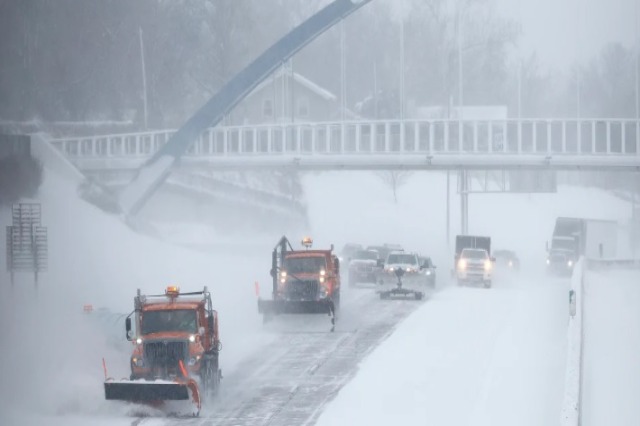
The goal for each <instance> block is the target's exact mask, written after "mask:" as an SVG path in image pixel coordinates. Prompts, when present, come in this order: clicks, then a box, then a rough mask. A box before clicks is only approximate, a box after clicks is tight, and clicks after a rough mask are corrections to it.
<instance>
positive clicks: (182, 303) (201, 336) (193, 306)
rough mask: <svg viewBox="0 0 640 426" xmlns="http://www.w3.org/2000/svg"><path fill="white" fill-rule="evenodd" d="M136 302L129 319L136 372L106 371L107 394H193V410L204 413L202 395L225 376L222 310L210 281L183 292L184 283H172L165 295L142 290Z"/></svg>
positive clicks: (142, 397) (154, 399)
mask: <svg viewBox="0 0 640 426" xmlns="http://www.w3.org/2000/svg"><path fill="white" fill-rule="evenodd" d="M134 306H135V310H134V311H133V312H132V313H131V314H130V315H129V316H128V317H127V319H126V335H127V340H129V341H131V342H132V343H133V346H134V347H133V353H132V355H131V377H130V380H113V379H110V378H108V377H105V379H106V380H105V383H104V391H105V397H106V399H108V400H123V401H132V402H147V403H159V402H162V401H169V400H185V401H188V400H191V401H192V402H193V404H194V405H195V408H196V410H195V411H194V413H193V414H198V413H199V412H200V407H201V401H202V397H203V396H212V395H214V394H215V393H216V392H217V390H218V387H219V384H220V378H221V370H220V368H219V363H218V354H219V352H220V348H221V343H220V338H219V335H218V313H217V312H216V311H215V310H213V307H212V304H211V294H210V293H209V292H208V291H207V288H206V287H205V288H204V290H203V291H199V292H191V293H181V292H180V289H179V288H178V287H176V286H169V287H167V289H166V291H165V294H162V295H142V294H141V293H140V290H138V293H137V295H136V297H135V298H134ZM132 320H133V321H132ZM132 322H133V324H132ZM132 325H135V329H134V328H133V327H132ZM105 376H107V372H106V365H105Z"/></svg>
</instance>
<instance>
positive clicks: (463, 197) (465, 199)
mask: <svg viewBox="0 0 640 426" xmlns="http://www.w3.org/2000/svg"><path fill="white" fill-rule="evenodd" d="M458 179H459V180H460V233H461V234H462V235H465V234H467V233H468V232H469V177H468V176H467V171H466V170H461V171H460V174H459V176H458Z"/></svg>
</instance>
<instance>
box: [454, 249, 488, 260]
mask: <svg viewBox="0 0 640 426" xmlns="http://www.w3.org/2000/svg"><path fill="white" fill-rule="evenodd" d="M460 256H461V257H462V258H464V259H485V258H486V257H487V252H486V251H484V250H469V249H464V250H462V254H461V255H460Z"/></svg>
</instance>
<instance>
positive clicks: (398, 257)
mask: <svg viewBox="0 0 640 426" xmlns="http://www.w3.org/2000/svg"><path fill="white" fill-rule="evenodd" d="M387 263H391V264H394V263H395V264H397V263H406V264H409V265H415V264H416V263H417V262H416V257H415V256H414V255H412V254H390V255H389V257H388V258H387Z"/></svg>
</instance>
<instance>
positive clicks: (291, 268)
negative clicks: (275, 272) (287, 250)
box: [284, 256, 327, 274]
mask: <svg viewBox="0 0 640 426" xmlns="http://www.w3.org/2000/svg"><path fill="white" fill-rule="evenodd" d="M322 269H324V270H325V271H326V270H327V262H326V260H325V258H324V256H315V257H288V258H286V259H285V260H284V270H285V271H287V272H288V273H290V274H318V273H320V270H322Z"/></svg>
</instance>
